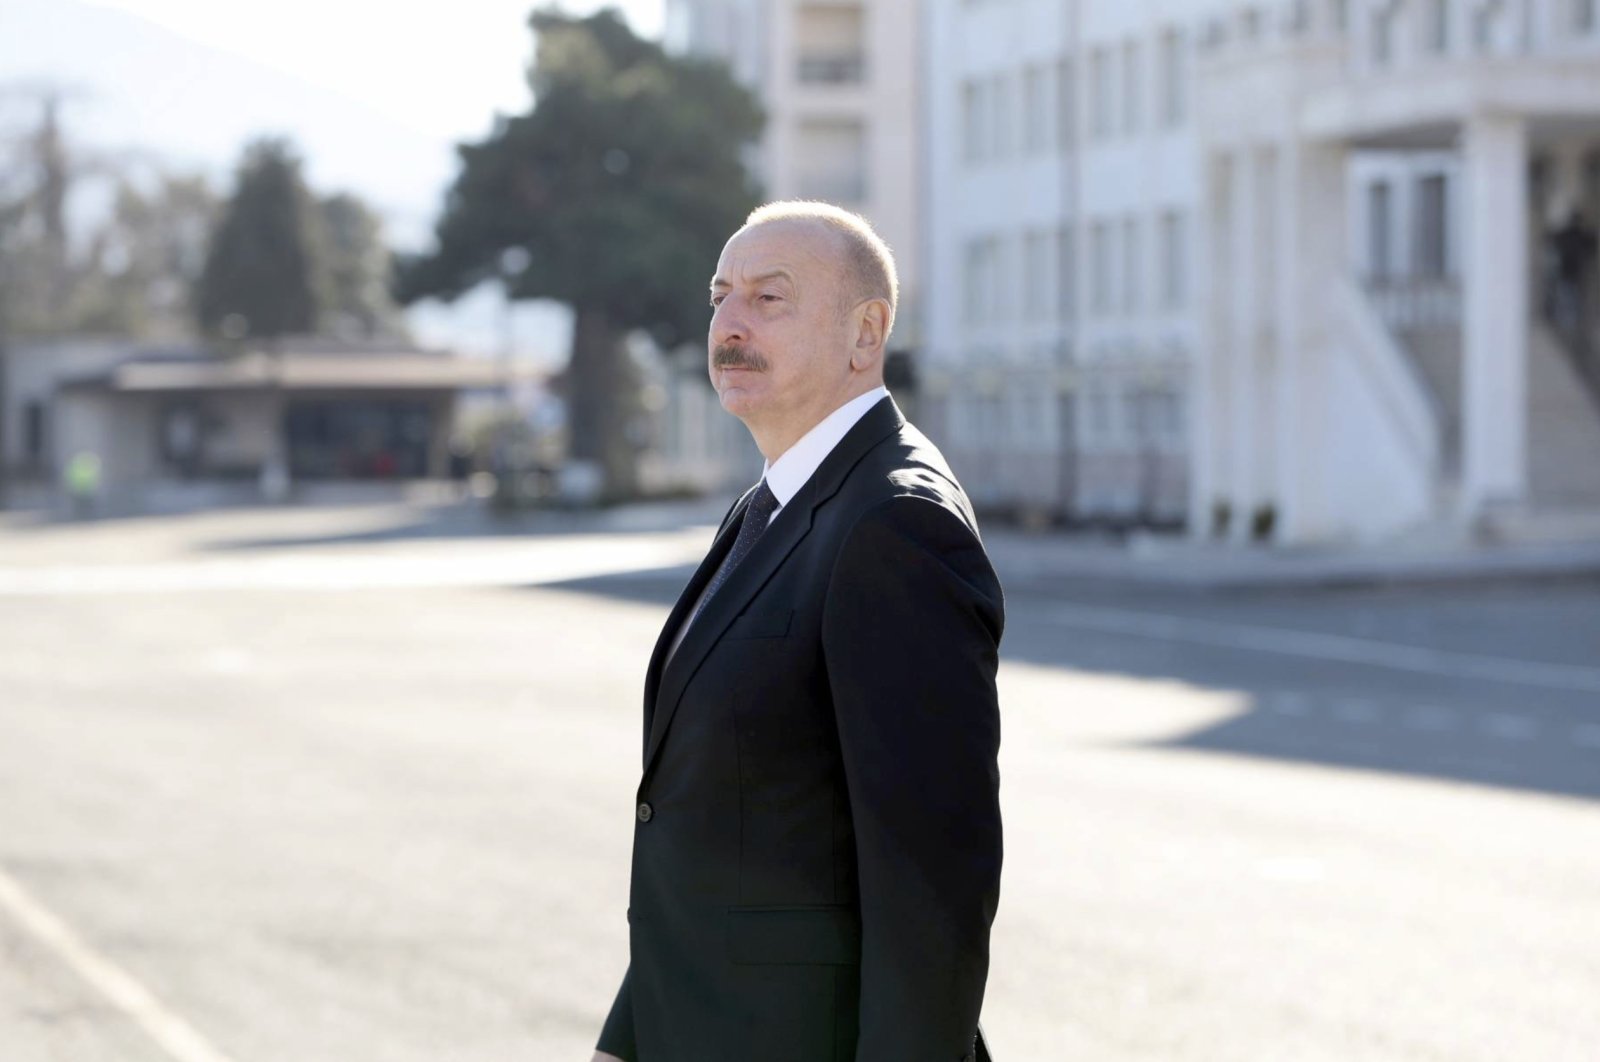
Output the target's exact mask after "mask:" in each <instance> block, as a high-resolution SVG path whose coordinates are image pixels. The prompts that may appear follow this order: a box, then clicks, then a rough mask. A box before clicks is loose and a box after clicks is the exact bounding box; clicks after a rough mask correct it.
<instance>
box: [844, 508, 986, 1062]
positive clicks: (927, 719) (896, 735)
mask: <svg viewBox="0 0 1600 1062" xmlns="http://www.w3.org/2000/svg"><path fill="white" fill-rule="evenodd" d="M1004 622H1005V618H1004V603H1003V598H1002V594H1001V590H1000V584H999V580H998V579H997V578H996V577H995V574H994V570H993V568H992V567H991V566H990V564H989V559H988V556H987V555H986V554H985V553H984V551H983V546H982V544H981V543H980V542H979V541H978V538H977V536H976V535H975V534H974V532H973V531H972V530H971V529H970V528H969V527H968V526H967V524H966V523H965V521H963V520H962V519H961V518H960V517H959V516H958V515H957V514H956V512H955V511H954V510H953V509H951V508H947V507H946V506H945V505H943V504H941V503H940V502H938V501H935V500H932V499H929V498H924V497H916V496H910V495H906V496H900V497H896V498H893V499H891V500H890V501H887V502H884V503H882V504H880V505H878V506H876V507H875V508H873V509H871V510H869V511H868V512H867V513H866V514H864V515H863V516H862V517H861V519H860V520H859V521H858V522H857V523H856V525H855V527H854V528H853V529H852V530H851V531H850V533H849V534H848V536H847V538H846V541H845V542H844V544H843V545H842V547H841V549H840V553H839V555H838V558H837V560H836V562H835V565H834V569H833V573H832V575H831V577H830V581H829V584H828V592H827V599H826V604H825V605H824V611H823V621H822V640H823V655H824V657H825V659H826V662H827V669H828V682H829V685H830V687H831V692H832V695H833V705H834V712H835V715H836V717H837V722H838V731H839V745H840V752H841V755H842V756H843V760H844V772H845V779H846V784H847V786H848V788H849V795H850V814H851V819H852V822H853V824H854V829H855V843H856V855H857V868H858V874H859V877H858V888H859V896H860V905H861V925H862V941H861V999H860V1014H861V1026H860V1038H859V1040H858V1043H857V1047H856V1058H857V1059H858V1060H859V1062H958V1060H962V1059H965V1058H967V1057H968V1056H969V1052H971V1051H973V1040H974V1036H975V1034H976V1029H977V1024H978V1014H979V1011H980V1009H981V1007H982V1003H983V991H984V984H985V981H986V979H987V977H988V970H989V928H990V925H991V923H992V922H993V920H994V914H995V909H996V907H997V905H998V903H999V898H1000V863H1001V827H1000V802H999V797H1000V773H999V765H998V754H999V748H1000V710H999V700H998V696H997V694H996V690H995V672H996V670H997V668H998V664H999V646H1000V637H1001V633H1002V631H1003V628H1004Z"/></svg>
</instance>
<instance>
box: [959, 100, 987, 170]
mask: <svg viewBox="0 0 1600 1062" xmlns="http://www.w3.org/2000/svg"><path fill="white" fill-rule="evenodd" d="M986 106H987V101H986V100H985V99H984V98H983V86H982V85H981V84H979V83H978V82H976V81H968V82H967V83H966V84H964V85H962V86H961V157H962V158H964V159H966V160H967V162H968V163H969V164H970V163H976V162H982V161H983V148H984V141H985V132H986V130H985V128H984V125H985V123H984V118H985V115H984V108H985V107H986Z"/></svg>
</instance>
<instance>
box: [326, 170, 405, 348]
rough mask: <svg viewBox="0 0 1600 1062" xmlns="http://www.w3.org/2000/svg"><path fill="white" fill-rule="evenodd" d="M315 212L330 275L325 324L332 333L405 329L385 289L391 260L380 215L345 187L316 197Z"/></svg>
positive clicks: (378, 333) (366, 334)
mask: <svg viewBox="0 0 1600 1062" xmlns="http://www.w3.org/2000/svg"><path fill="white" fill-rule="evenodd" d="M317 214H318V225H319V228H320V229H321V238H320V239H319V240H318V241H317V242H318V246H319V247H320V248H321V250H322V253H323V254H324V255H325V256H326V270H327V278H328V284H327V290H326V297H327V305H326V306H325V307H324V313H323V315H322V316H323V318H324V327H325V328H326V329H327V330H328V331H330V332H332V333H333V334H335V335H340V336H360V337H363V338H369V339H370V338H374V337H379V336H396V335H401V334H403V333H404V331H405V329H404V326H403V324H402V322H401V320H400V310H399V307H398V306H396V305H395V302H394V297H393V295H392V294H391V293H390V291H389V278H390V274H391V272H392V271H393V266H392V262H391V260H390V254H389V249H388V247H387V246H386V245H385V243H384V240H383V226H382V224H381V223H380V222H379V220H378V216H377V215H376V214H374V213H373V212H372V210H371V209H370V208H368V206H367V205H366V204H365V203H363V202H362V201H361V200H360V199H359V198H357V197H356V196H354V195H351V194H350V193H348V192H338V193H335V194H334V195H330V196H326V197H324V198H323V199H321V200H319V201H318V203H317Z"/></svg>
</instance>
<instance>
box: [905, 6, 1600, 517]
mask: <svg viewBox="0 0 1600 1062" xmlns="http://www.w3.org/2000/svg"><path fill="white" fill-rule="evenodd" d="M1595 7H1596V6H1595V5H1594V4H1592V3H1585V2H1558V0H1548V2H1535V0H1528V2H1522V3H1499V4H1471V3H1456V2H1451V0H1430V2H1416V0H1413V2H1387V0H1386V2H1382V3H1370V2H1369V3H1362V2H1348V3H1339V2H1333V0H1329V2H1310V0H1307V2H1299V3H1279V4H1268V5H1255V6H1248V5H1247V6H1244V7H1241V6H1240V5H1237V4H1231V3H1229V4H1222V3H1209V2H1193V3H1187V4H1184V3H1172V4H1162V5H1153V4H1115V5H1113V4H1088V3H1079V4H1059V3H1051V2H1048V0H975V2H972V3H964V4H947V5H946V4H941V5H930V7H929V8H928V17H929V27H928V32H927V39H928V55H927V60H926V62H925V64H924V67H923V68H924V69H925V70H927V71H928V76H929V83H928V85H927V86H926V98H927V115H928V125H927V136H928V142H929V160H930V164H929V168H928V183H927V188H928V209H927V212H926V213H927V217H928V219H929V227H928V231H927V233H926V236H927V247H928V251H929V253H928V275H929V278H930V281H929V283H930V286H931V287H932V288H933V289H934V290H936V291H938V292H939V293H940V295H941V297H938V298H934V299H931V300H929V312H928V315H927V331H926V337H927V343H926V347H927V361H926V366H925V369H926V371H925V377H926V383H927V400H926V407H927V410H928V413H929V417H928V419H929V424H930V427H932V428H933V430H935V431H936V432H937V433H938V434H939V435H940V437H941V438H943V439H944V440H945V443H946V446H947V449H948V451H949V452H950V454H951V456H952V459H953V460H954V461H956V462H958V464H960V465H961V466H962V469H963V470H964V471H965V473H966V476H965V478H966V481H967V482H968V483H969V484H971V485H972V488H973V490H974V496H975V498H976V497H979V496H981V497H982V498H983V500H984V501H985V502H986V503H987V504H988V505H990V506H992V507H1004V508H1011V509H1015V510H1020V511H1023V512H1028V511H1033V512H1036V513H1037V514H1039V515H1041V516H1051V517H1055V518H1065V519H1069V520H1111V521H1133V522H1140V523H1158V524H1159V523H1173V522H1184V523H1186V524H1187V526H1188V527H1189V529H1190V531H1191V533H1194V534H1197V535H1207V534H1209V535H1216V536H1220V537H1229V538H1240V539H1258V540H1270V541H1276V542H1304V541H1328V540H1349V539H1372V538H1384V537H1393V536H1395V535H1400V534H1410V535H1445V536H1454V535H1458V534H1461V533H1464V532H1467V531H1470V530H1473V529H1481V527H1482V526H1483V523H1484V521H1486V520H1487V521H1492V522H1493V523H1494V525H1495V527H1496V528H1497V529H1498V530H1499V531H1501V532H1502V533H1513V534H1514V533H1517V532H1518V531H1519V530H1520V531H1526V532H1528V533H1539V528H1540V527H1549V526H1551V518H1552V517H1554V518H1556V519H1558V520H1559V519H1562V518H1571V517H1575V516H1577V515H1578V514H1593V513H1594V512H1596V511H1597V510H1600V476H1597V475H1596V468H1597V462H1596V461H1595V458H1596V457H1597V456H1600V404H1597V401H1596V400H1597V398H1600V389H1597V388H1596V387H1594V386H1593V381H1594V379H1595V374H1594V372H1593V364H1594V362H1593V357H1594V355H1593V349H1594V313H1595V310H1594V303H1595V300H1594V272H1593V259H1594V254H1593V230H1592V228H1591V229H1587V230H1586V229H1585V228H1584V226H1585V224H1586V222H1585V221H1584V220H1583V219H1585V218H1587V219H1592V218H1593V217H1594V215H1595V210H1596V207H1597V206H1600V201H1597V187H1600V179H1597V176H1596V174H1597V173H1600V162H1597V160H1600V152H1597V150H1596V145H1597V143H1600V140H1597V133H1600V31H1597V24H1596V23H1597V20H1596V14H1595ZM1575 216H1576V217H1577V219H1578V220H1577V221H1576V222H1573V219H1574V217H1575ZM1569 224H1572V225H1573V227H1572V228H1568V226H1569ZM1561 233H1565V235H1560V234H1561ZM1563 248H1565V249H1563ZM1563 314H1564V315H1565V317H1564V318H1563V319H1562V320H1560V321H1558V320H1555V319H1554V318H1553V317H1552V315H1556V316H1560V315H1563ZM1586 381H1587V382H1586ZM1580 519H1581V517H1580Z"/></svg>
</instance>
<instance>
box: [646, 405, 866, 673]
mask: <svg viewBox="0 0 1600 1062" xmlns="http://www.w3.org/2000/svg"><path fill="white" fill-rule="evenodd" d="M888 394H889V389H888V388H887V387H882V386H879V387H874V388H873V389H872V390H870V391H868V392H867V393H866V394H861V395H857V396H856V397H854V398H852V399H851V400H850V401H848V402H846V403H845V404H844V405H842V406H840V407H839V408H838V409H836V410H834V411H833V412H832V413H829V414H828V415H827V416H826V417H823V418H822V419H821V420H820V421H818V422H817V425H816V427H814V428H812V429H811V430H810V431H808V432H806V433H805V434H804V435H802V436H800V438H799V439H797V440H795V444H794V445H793V446H791V447H789V448H788V449H787V450H785V451H784V452H783V453H781V454H779V455H778V459H777V460H776V461H768V462H766V463H765V464H764V465H762V468H761V478H762V479H765V480H766V481H767V489H768V490H770V491H772V496H773V497H774V498H776V499H778V507H777V508H776V509H774V510H772V516H771V517H769V518H768V519H767V526H768V527H771V526H772V521H773V520H776V519H777V518H778V514H779V513H781V512H783V510H784V507H785V506H787V505H788V504H789V499H791V498H793V497H794V496H795V495H796V494H797V493H799V491H800V488H801V487H803V486H805V485H806V480H808V479H810V478H811V476H812V475H813V474H814V473H815V472H816V471H817V467H818V466H819V465H821V464H822V462H823V460H824V459H825V458H826V457H827V456H828V455H829V454H830V453H832V452H833V448H834V447H835V446H838V445H839V440H840V439H843V438H844V437H845V435H846V434H847V433H848V432H849V431H850V429H851V428H853V427H855V426H856V421H858V420H860V419H861V418H862V417H864V416H865V415H866V413H867V410H869V409H871V408H872V407H873V406H875V405H877V404H878V401H879V400H880V399H883V398H886V397H888ZM710 587H711V581H710V580H707V582H706V586H705V589H702V590H701V591H700V597H699V598H698V599H697V600H696V601H695V603H694V608H692V609H690V610H689V619H691V620H692V619H693V618H694V617H695V615H697V614H698V613H699V611H700V606H701V605H703V604H705V598H706V590H708V589H710ZM688 629H689V622H688V620H685V621H684V623H683V625H682V626H680V627H679V628H678V633H677V634H676V635H674V636H673V639H672V645H671V646H670V647H668V649H667V659H668V660H670V659H672V654H673V653H675V652H677V651H678V643H679V642H681V641H683V635H684V632H685V631H687V630H688Z"/></svg>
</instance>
